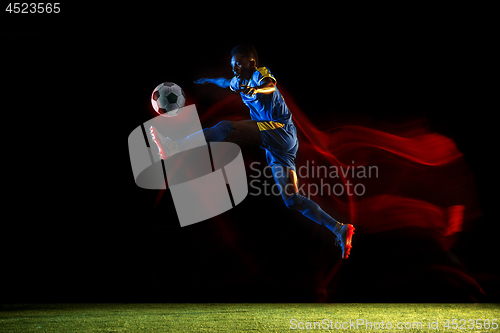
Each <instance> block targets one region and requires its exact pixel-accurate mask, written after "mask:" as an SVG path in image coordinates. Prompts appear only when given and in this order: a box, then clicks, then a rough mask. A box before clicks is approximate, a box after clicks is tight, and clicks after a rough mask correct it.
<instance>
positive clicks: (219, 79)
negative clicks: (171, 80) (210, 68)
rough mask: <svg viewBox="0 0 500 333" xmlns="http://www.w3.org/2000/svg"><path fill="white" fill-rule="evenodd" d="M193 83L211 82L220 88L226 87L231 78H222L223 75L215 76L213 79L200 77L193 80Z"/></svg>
mask: <svg viewBox="0 0 500 333" xmlns="http://www.w3.org/2000/svg"><path fill="white" fill-rule="evenodd" d="M194 83H197V84H205V83H212V84H215V85H218V86H219V87H221V88H228V87H229V84H230V83H231V80H228V79H226V78H223V77H217V78H214V79H209V78H206V77H202V78H201V79H198V80H196V81H194Z"/></svg>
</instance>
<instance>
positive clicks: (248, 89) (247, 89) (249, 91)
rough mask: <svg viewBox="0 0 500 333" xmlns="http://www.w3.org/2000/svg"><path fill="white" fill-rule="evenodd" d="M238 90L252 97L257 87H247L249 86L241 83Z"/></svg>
mask: <svg viewBox="0 0 500 333" xmlns="http://www.w3.org/2000/svg"><path fill="white" fill-rule="evenodd" d="M239 92H241V93H243V94H244V95H247V96H250V97H252V96H253V95H255V94H256V93H257V89H256V88H254V87H249V86H245V85H244V84H242V85H241V86H240V90H239Z"/></svg>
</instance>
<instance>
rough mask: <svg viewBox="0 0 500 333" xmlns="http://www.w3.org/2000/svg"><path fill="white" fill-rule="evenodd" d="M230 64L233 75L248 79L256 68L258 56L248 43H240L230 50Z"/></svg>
mask: <svg viewBox="0 0 500 333" xmlns="http://www.w3.org/2000/svg"><path fill="white" fill-rule="evenodd" d="M231 56H232V57H231V66H232V67H233V72H234V75H236V76H237V77H240V78H241V79H249V78H251V77H252V73H253V72H254V71H255V68H257V65H258V62H259V56H258V55H257V51H256V50H255V48H254V47H253V46H252V45H250V44H240V45H238V46H236V47H234V48H233V49H232V51H231Z"/></svg>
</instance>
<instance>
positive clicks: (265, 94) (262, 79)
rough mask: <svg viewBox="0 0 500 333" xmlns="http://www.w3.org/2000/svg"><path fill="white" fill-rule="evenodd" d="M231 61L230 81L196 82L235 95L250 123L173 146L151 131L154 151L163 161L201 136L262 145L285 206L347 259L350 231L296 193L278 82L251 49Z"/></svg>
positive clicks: (221, 127) (288, 122) (290, 135)
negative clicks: (333, 241) (328, 236)
mask: <svg viewBox="0 0 500 333" xmlns="http://www.w3.org/2000/svg"><path fill="white" fill-rule="evenodd" d="M231 56H232V58H231V66H232V68H233V73H234V77H233V78H232V79H225V78H201V79H199V80H196V81H194V82H195V83H197V84H206V83H212V84H216V85H217V86H219V87H221V88H229V89H231V90H232V91H234V92H237V93H239V94H240V95H241V98H242V100H243V103H245V104H246V106H248V108H249V109H250V118H251V120H242V121H221V122H220V123H218V124H217V125H215V126H214V127H211V128H206V129H204V130H202V131H199V132H197V133H194V134H192V135H190V136H188V137H187V138H185V139H182V140H176V141H174V140H170V139H169V138H165V137H163V136H162V135H161V134H160V133H158V131H157V130H156V129H155V128H154V127H153V126H151V128H150V131H151V136H152V139H153V141H154V142H155V143H156V145H157V146H158V149H159V155H160V158H162V159H165V158H168V156H171V155H172V154H175V153H177V152H179V151H184V150H187V149H189V145H190V143H192V142H194V141H195V140H194V139H195V138H196V137H197V136H200V135H204V136H205V140H206V141H207V142H219V141H233V140H241V141H245V142H249V143H252V144H256V145H259V146H261V147H262V148H263V149H265V150H266V159H267V162H268V164H269V166H270V167H271V168H272V172H273V176H274V179H275V181H276V184H278V187H279V188H280V193H281V196H282V198H283V200H284V202H285V205H286V206H287V207H288V208H290V209H293V210H296V211H299V212H300V213H302V214H303V215H304V216H306V217H308V218H309V219H311V220H313V221H314V222H316V223H318V224H320V225H322V226H323V225H324V226H325V227H326V228H328V229H329V230H331V231H332V232H333V233H334V234H335V235H336V236H337V244H340V246H341V249H342V258H344V259H347V257H348V256H349V253H350V250H351V240H352V236H353V234H354V226H353V225H352V224H342V223H340V222H338V221H336V220H335V219H333V218H332V217H331V216H330V215H328V214H327V213H325V212H324V211H323V210H322V209H321V208H320V207H319V205H318V204H317V203H315V202H314V201H312V200H310V199H308V198H306V197H304V196H302V195H301V194H300V193H299V190H298V185H297V174H296V172H295V156H296V153H297V149H298V147H299V142H298V140H297V130H296V129H295V126H294V124H293V121H292V114H291V113H290V111H289V110H288V107H287V105H286V103H285V100H284V99H283V97H282V96H281V93H280V91H279V90H278V88H277V87H276V78H275V77H274V76H273V75H272V74H271V72H270V71H269V69H268V68H266V67H258V60H259V59H258V55H257V51H256V50H255V48H254V47H253V46H251V45H248V44H242V45H238V46H236V47H235V48H233V50H232V51H231Z"/></svg>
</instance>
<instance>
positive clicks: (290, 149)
mask: <svg viewBox="0 0 500 333" xmlns="http://www.w3.org/2000/svg"><path fill="white" fill-rule="evenodd" d="M257 126H258V127H259V130H260V135H261V137H262V143H263V145H262V146H261V148H263V149H265V150H266V159H267V164H268V165H269V166H273V165H274V164H280V165H283V166H285V167H287V168H289V169H292V170H293V171H295V156H296V155H297V150H298V149H299V140H297V129H296V128H295V126H294V125H293V124H283V123H279V122H275V121H257Z"/></svg>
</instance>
